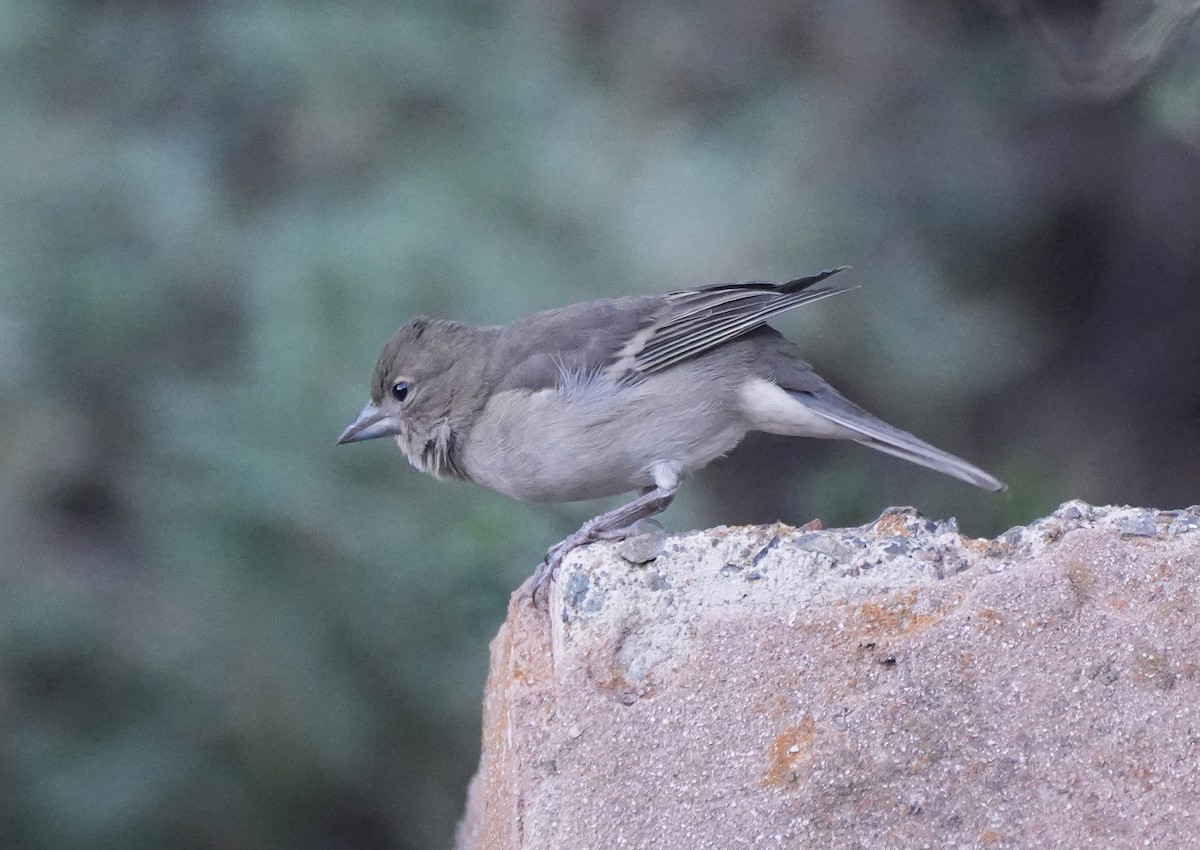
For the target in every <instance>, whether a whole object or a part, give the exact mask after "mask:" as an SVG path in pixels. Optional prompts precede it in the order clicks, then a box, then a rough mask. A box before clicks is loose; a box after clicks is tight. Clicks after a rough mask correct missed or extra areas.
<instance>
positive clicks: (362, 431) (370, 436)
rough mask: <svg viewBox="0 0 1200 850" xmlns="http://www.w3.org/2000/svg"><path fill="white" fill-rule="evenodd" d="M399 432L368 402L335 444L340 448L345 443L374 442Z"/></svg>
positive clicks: (395, 423)
mask: <svg viewBox="0 0 1200 850" xmlns="http://www.w3.org/2000/svg"><path fill="white" fill-rule="evenodd" d="M399 431H400V426H399V424H398V423H397V422H396V421H395V420H394V419H392V418H390V417H389V416H388V415H387V414H385V413H384V412H383V411H381V410H380V409H379V408H378V407H376V406H375V403H374V402H371V401H369V402H367V404H366V406H365V407H364V408H363V409H362V410H361V411H359V413H358V416H356V417H354V421H353V422H351V423H350V424H349V425H348V426H346V430H345V431H343V432H342V436H340V437H338V441H337V444H338V445H339V446H340V445H343V444H345V443H358V442H362V441H363V440H374V439H375V438H376V437H390V436H391V435H393V434H396V433H399Z"/></svg>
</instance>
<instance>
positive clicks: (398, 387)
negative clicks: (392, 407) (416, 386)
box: [392, 381, 408, 401]
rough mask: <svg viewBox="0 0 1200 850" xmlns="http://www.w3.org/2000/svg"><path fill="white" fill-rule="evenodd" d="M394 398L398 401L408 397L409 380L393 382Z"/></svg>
mask: <svg viewBox="0 0 1200 850" xmlns="http://www.w3.org/2000/svg"><path fill="white" fill-rule="evenodd" d="M392 398H394V399H395V400H396V401H404V400H405V399H406V398H408V381H396V383H394V384H392Z"/></svg>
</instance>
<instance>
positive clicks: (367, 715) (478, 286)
mask: <svg viewBox="0 0 1200 850" xmlns="http://www.w3.org/2000/svg"><path fill="white" fill-rule="evenodd" d="M1114 8H1115V9H1117V11H1116V12H1113V9H1114ZM1189 14H1190V10H1189V9H1188V4H1183V3H1176V4H1174V5H1172V4H1170V3H1159V4H1151V3H1146V4H1138V3H1124V4H1121V3H1093V4H1087V3H1083V4H1080V3H1075V4H1071V3H1058V4H1050V5H1049V6H1046V5H1043V4H1035V3H1026V2H1019V0H994V2H990V3H987V2H966V3H963V2H958V3H952V2H940V0H933V2H923V3H913V2H899V0H887V2H881V3H876V4H870V6H869V7H864V6H863V5H862V4H859V3H855V2H850V0H819V2H781V0H743V1H742V2H737V3H734V2H727V3H719V2H702V3H692V4H689V3H677V2H666V1H665V0H657V1H656V0H612V1H611V2H586V0H514V2H509V3H493V2H408V3H393V2H384V0H343V1H342V2H332V0H312V2H294V3H285V2H279V0H238V2H232V0H229V1H228V2H220V1H219V0H173V2H157V3H155V2H137V1H136V0H110V2H102V1H101V0H92V1H91V2H84V0H76V1H75V2H66V0H0V363H2V364H3V368H2V369H0V394H2V395H0V400H2V403H0V429H2V430H0V457H2V459H3V460H2V465H0V474H2V478H0V488H2V491H0V534H2V535H3V539H2V541H0V545H2V547H3V548H2V550H0V551H2V555H3V558H2V560H3V563H2V564H0V846H2V847H5V848H10V847H14V848H15V847H29V848H103V847H113V848H117V847H120V848H158V847H197V848H210V847H211V848H218V847H219V848H352V847H353V848H414V850H424V848H443V847H448V846H449V845H450V842H451V835H452V831H453V826H454V822H455V820H456V819H457V817H458V816H459V813H460V811H461V807H462V804H463V797H464V794H465V789H466V784H467V780H468V778H469V776H470V775H471V773H472V771H473V770H474V767H475V763H476V760H477V758H478V746H479V743H478V735H479V718H480V697H481V688H482V684H483V676H484V672H485V669H486V661H487V643H488V641H489V640H490V638H491V637H492V635H493V634H494V633H495V631H496V629H497V627H498V626H499V624H500V622H501V621H502V619H503V616H504V613H505V604H506V601H507V597H508V594H509V592H510V591H511V590H512V589H513V588H515V587H516V586H517V585H518V584H519V583H520V582H521V580H522V579H523V578H524V577H525V576H526V575H528V573H529V572H530V571H531V570H532V568H533V566H534V565H535V564H536V563H537V561H538V560H539V559H540V558H541V555H542V553H543V552H544V550H545V548H546V547H547V546H548V545H549V544H551V543H553V542H554V541H556V540H558V539H559V538H560V537H562V536H563V535H565V534H566V533H568V532H570V531H572V530H573V529H574V528H575V527H576V526H577V525H578V523H579V522H581V521H582V520H583V519H586V518H587V517H588V516H590V515H591V514H593V513H595V512H596V510H597V509H598V507H600V506H597V505H595V504H585V505H569V506H549V507H547V506H526V505H522V504H518V503H514V502H510V501H507V500H505V499H504V498H502V497H500V496H497V495H494V494H491V493H488V492H486V491H483V490H481V489H478V488H472V487H470V486H468V485H463V484H451V483H442V482H437V481H435V480H433V479H431V478H427V477H424V476H422V475H420V474H418V473H417V472H415V471H413V470H411V469H410V468H408V466H407V465H406V464H405V462H404V460H403V458H402V457H401V455H400V454H399V453H398V452H397V451H395V449H394V448H393V447H392V446H390V445H387V444H385V443H383V442H377V443H369V444H366V445H362V446H354V447H349V448H345V447H343V448H335V447H334V439H335V438H336V436H337V435H338V433H339V432H340V431H341V429H342V428H343V427H344V426H345V424H346V423H347V422H348V421H349V420H350V418H351V417H352V416H353V415H354V413H355V412H356V411H357V410H358V409H359V407H360V406H361V404H362V403H363V402H364V401H365V399H366V395H367V390H368V378H369V375H370V370H371V367H372V365H373V363H374V360H375V356H376V354H377V352H378V349H379V347H380V346H381V344H382V343H383V341H384V339H385V338H386V337H387V335H388V334H389V333H390V332H391V331H392V329H393V328H394V327H396V326H397V325H399V324H400V323H401V322H402V321H404V320H405V319H407V318H409V317H410V316H412V315H414V314H416V313H428V314H433V315H437V316H445V317H454V318H460V319H465V320H471V321H479V322H500V321H507V320H511V319H514V318H516V317H519V316H521V315H524V314H526V313H529V312H531V311H534V310H536V309H540V308H545V307H551V306H557V305H561V304H564V303H568V302H571V301H577V300H582V299H586V298H592V297H602V296H611V295H619V294H629V293H645V292H659V291H665V290H669V289H676V288H682V287H686V286H689V285H699V284H708V283H716V282H721V281H730V280H739V279H747V278H772V279H779V278H786V277H788V276H795V275H799V274H804V273H810V272H813V271H816V270H818V269H820V268H823V267H826V266H830V265H835V264H841V263H849V264H851V265H853V266H854V270H853V271H852V272H850V273H848V275H847V277H846V282H847V283H851V284H859V285H861V287H862V288H861V289H858V290H856V291H854V292H852V293H849V294H847V295H843V296H841V297H839V298H837V299H833V300H830V301H826V302H822V303H820V304H817V305H814V306H813V307H811V308H808V309H806V310H804V311H801V312H800V313H798V314H793V315H790V316H787V317H785V318H784V319H783V320H781V321H780V322H778V323H777V326H778V327H780V328H781V329H782V330H784V331H785V332H786V333H788V335H789V336H791V337H792V338H794V339H796V340H798V341H800V342H801V344H802V346H803V347H804V349H805V350H806V352H808V353H809V355H810V357H811V359H812V361H813V362H814V364H815V365H816V366H817V368H818V370H819V371H820V372H821V373H822V374H823V375H825V377H827V378H828V379H830V380H831V381H832V382H833V383H834V384H835V385H836V386H839V387H840V388H841V389H842V390H844V391H845V392H846V393H847V394H848V395H850V396H851V397H852V398H854V399H856V400H858V401H859V402H861V403H863V404H864V405H866V406H867V407H869V408H871V409H873V410H875V411H876V412H877V413H879V414H880V415H882V416H884V417H885V418H887V419H889V420H891V421H893V422H895V423H896V424H898V425H900V426H902V427H905V428H907V429H910V430H912V431H914V432H916V433H918V434H920V435H922V436H924V437H925V438H927V439H929V440H930V441H932V442H934V443H936V444H938V445H940V446H942V447H944V448H947V449H949V450H952V451H955V452H957V453H960V454H962V455H964V456H966V457H967V458H969V459H971V460H974V461H976V462H978V463H979V464H980V465H982V466H984V467H986V468H988V469H990V470H991V471H993V472H995V473H996V474H998V475H999V476H1000V477H1002V478H1004V479H1006V480H1007V481H1008V482H1009V484H1010V487H1011V489H1010V490H1009V492H1007V493H1005V494H1002V495H998V496H997V495H992V494H988V493H984V492H982V491H976V490H974V489H972V488H970V487H967V486H966V485H963V484H960V483H958V482H956V481H953V480H951V479H949V478H945V477H942V476H939V475H937V474H935V473H932V472H928V471H925V470H921V469H918V468H916V467H911V466H909V465H906V464H903V463H901V462H900V461H896V460H893V459H891V458H888V457H885V456H882V455H878V454H876V453H873V452H870V451H867V450H865V449H862V448H860V447H857V446H852V445H851V446H837V445H827V444H823V443H817V442H811V441H788V440H779V439H768V438H753V439H750V440H748V441H747V443H746V444H744V445H743V446H742V447H741V448H740V449H739V450H738V451H737V452H735V453H734V454H733V455H732V456H731V457H730V458H729V459H727V460H725V461H723V462H721V463H719V464H717V465H716V466H714V467H713V468H711V469H709V470H707V471H705V472H704V473H702V474H701V475H699V476H697V478H696V480H694V481H693V482H691V483H690V485H689V486H688V487H686V488H685V490H684V493H683V496H682V497H681V499H680V500H679V501H678V502H677V503H676V506H675V507H673V508H672V509H671V510H670V511H669V512H668V513H667V514H666V515H665V516H664V517H663V520H664V522H665V524H666V525H667V527H668V528H670V529H675V530H685V529H690V528H698V527H704V526H708V525H712V524H718V523H733V522H771V521H774V520H777V519H782V520H785V521H788V522H791V523H795V524H800V523H803V522H805V521H807V520H809V519H811V518H812V517H814V516H819V517H821V518H822V519H823V520H824V521H825V523H826V524H827V525H835V524H849V525H858V524H862V523H866V522H869V521H871V520H872V519H873V518H874V517H875V516H877V515H878V513H879V512H880V511H881V510H882V509H883V508H885V507H887V506H888V505H893V504H912V505H916V506H918V507H919V508H920V509H921V510H923V511H924V512H926V513H927V514H929V515H931V516H937V517H944V516H950V515H956V516H958V517H959V520H960V525H961V527H962V528H963V530H964V531H965V532H966V533H968V534H971V535H975V536H991V535H995V534H997V533H999V532H1001V531H1003V530H1004V529H1005V528H1007V527H1009V526H1011V525H1015V524H1023V523H1026V522H1028V521H1030V520H1032V519H1034V518H1036V517H1038V516H1040V515H1042V514H1044V513H1047V512H1049V511H1051V510H1052V509H1053V508H1054V507H1055V506H1056V505H1057V504H1058V503H1059V502H1061V501H1063V500H1066V499H1069V498H1075V497H1079V498H1084V499H1087V500H1089V501H1091V502H1095V503H1106V502H1116V503H1126V502H1128V503H1134V504H1149V505H1155V506H1158V507H1161V508H1172V507H1181V506H1183V505H1186V504H1189V503H1192V502H1196V501H1200V496H1198V495H1197V493H1198V492H1200V439H1198V437H1200V434H1198V433H1197V430H1198V428H1197V422H1198V420H1200V342H1198V341H1197V340H1198V339H1200V333H1198V332H1197V328H1200V308H1198V306H1197V303H1198V302H1197V297H1196V284H1197V283H1198V282H1200V239H1197V237H1196V234H1197V223H1198V222H1200V158H1198V151H1200V66H1198V64H1197V58H1198V57H1200V35H1198V34H1197V31H1196V27H1195V26H1193V25H1189V24H1188V15H1189Z"/></svg>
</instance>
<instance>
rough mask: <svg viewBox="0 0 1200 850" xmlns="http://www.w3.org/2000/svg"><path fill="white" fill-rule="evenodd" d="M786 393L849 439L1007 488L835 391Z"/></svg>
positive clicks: (984, 485)
mask: <svg viewBox="0 0 1200 850" xmlns="http://www.w3.org/2000/svg"><path fill="white" fill-rule="evenodd" d="M789 394H790V395H791V396H792V397H793V398H795V399H796V400H797V401H799V402H800V403H801V404H803V405H804V406H805V407H807V408H808V409H809V410H811V411H812V412H814V413H817V414H819V415H821V416H823V417H825V418H826V419H828V420H830V421H831V422H835V423H837V424H838V425H841V426H842V427H844V428H847V429H849V430H850V431H853V432H854V435H853V436H852V437H851V439H854V440H856V441H857V442H859V443H862V444H863V445H864V446H870V447H871V448H873V449H876V450H878V451H881V452H884V453H886V454H890V455H892V456H893V457H898V458H901V459H902V460H907V461H909V462H910V463H915V464H919V465H920V466H925V467H928V468H929V469H934V470H937V471H938V472H942V473H945V474H946V475H952V476H954V477H955V478H957V479H959V480H961V481H966V482H967V483H968V484H974V485H975V486H976V487H982V488H983V489H985V490H992V491H999V490H1004V489H1007V487H1006V485H1005V484H1004V482H1003V481H1001V480H999V479H998V478H996V477H995V476H993V475H990V474H989V473H987V472H984V471H983V470H982V469H980V468H979V467H977V466H974V465H973V464H970V463H967V462H966V461H965V460H963V459H962V458H960V457H956V456H955V455H952V454H950V453H949V452H944V451H942V450H941V449H939V448H937V447H936V446H931V445H930V444H929V443H927V442H925V441H924V440H922V439H919V438H918V437H914V436H913V435H912V434H910V433H908V432H907V431H902V430H901V429H899V428H897V427H895V426H894V425H889V424H888V423H886V422H884V421H883V420H882V419H880V418H879V417H877V416H875V415H873V414H871V413H868V412H867V411H865V410H863V409H862V408H861V407H859V406H858V405H857V404H855V403H854V402H852V401H850V400H849V399H846V398H844V397H843V396H841V395H840V394H838V393H836V392H826V393H821V394H819V395H817V394H814V393H806V392H793V393H789Z"/></svg>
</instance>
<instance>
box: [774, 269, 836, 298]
mask: <svg viewBox="0 0 1200 850" xmlns="http://www.w3.org/2000/svg"><path fill="white" fill-rule="evenodd" d="M848 268H850V266H837V267H835V268H832V269H825V270H824V271H820V272H817V273H816V274H811V275H809V276H808V277H798V278H796V279H795V280H789V281H788V282H787V283H781V284H779V291H780V292H785V293H787V292H802V291H804V290H805V289H808V288H809V287H810V286H812V285H813V284H815V283H820V282H821V281H823V280H825V279H826V278H829V277H833V276H834V275H835V274H837V273H838V272H844V271H846V269H848Z"/></svg>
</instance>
